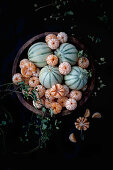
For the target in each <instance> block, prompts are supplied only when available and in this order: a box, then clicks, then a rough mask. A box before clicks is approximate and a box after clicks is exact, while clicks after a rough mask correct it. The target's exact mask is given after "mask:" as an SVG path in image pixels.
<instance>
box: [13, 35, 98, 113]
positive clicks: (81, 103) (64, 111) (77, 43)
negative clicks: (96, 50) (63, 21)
mask: <svg viewBox="0 0 113 170" xmlns="http://www.w3.org/2000/svg"><path fill="white" fill-rule="evenodd" d="M48 34H56V35H57V34H58V32H45V33H42V34H38V35H36V36H34V37H32V38H31V39H29V40H28V41H27V42H26V43H25V44H23V45H22V47H21V48H20V49H19V50H18V52H17V55H16V57H15V59H14V62H13V67H12V76H13V75H14V74H15V73H17V72H16V69H17V63H18V61H19V58H20V56H21V54H22V53H23V51H24V50H25V49H26V48H27V47H28V46H29V45H32V43H33V42H35V41H36V40H37V41H38V40H39V39H40V38H44V37H45V36H47V35H48ZM69 40H70V41H71V42H72V43H74V44H76V46H78V47H79V48H81V50H86V47H85V45H84V44H83V43H81V42H80V41H79V40H78V39H76V38H74V37H69ZM90 58H91V61H92V62H91V68H92V73H93V75H92V81H91V83H90V86H89V87H88V88H87V90H86V91H85V92H84V93H85V96H84V98H82V99H81V101H80V102H79V106H80V107H81V106H82V105H83V104H84V103H86V101H87V100H88V98H89V97H90V95H91V92H92V90H93V89H94V84H95V68H94V63H93V58H92V56H90ZM14 88H17V86H16V85H14ZM15 93H16V95H17V97H18V99H19V101H20V102H21V103H22V104H23V105H24V106H25V107H26V108H27V109H28V110H30V111H32V112H34V113H36V114H39V115H42V114H43V113H42V110H38V109H36V108H35V107H34V106H32V105H31V104H29V103H28V102H27V101H26V100H25V99H24V97H23V96H22V95H21V94H20V93H18V92H15ZM74 111H75V110H74ZM72 112H73V111H69V110H63V111H62V112H61V113H60V114H61V115H62V116H65V115H69V114H71V113H72Z"/></svg>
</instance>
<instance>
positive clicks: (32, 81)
mask: <svg viewBox="0 0 113 170" xmlns="http://www.w3.org/2000/svg"><path fill="white" fill-rule="evenodd" d="M39 83H40V82H39V78H38V77H31V78H30V79H29V86H30V87H36V86H37V85H39Z"/></svg>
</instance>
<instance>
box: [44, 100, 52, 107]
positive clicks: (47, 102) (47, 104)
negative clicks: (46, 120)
mask: <svg viewBox="0 0 113 170" xmlns="http://www.w3.org/2000/svg"><path fill="white" fill-rule="evenodd" d="M45 107H46V108H48V109H50V108H51V101H50V100H48V99H45Z"/></svg>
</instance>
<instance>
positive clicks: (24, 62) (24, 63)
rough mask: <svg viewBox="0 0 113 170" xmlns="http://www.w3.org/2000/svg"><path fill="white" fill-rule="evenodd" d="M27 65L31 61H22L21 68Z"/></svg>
mask: <svg viewBox="0 0 113 170" xmlns="http://www.w3.org/2000/svg"><path fill="white" fill-rule="evenodd" d="M26 63H29V60H28V59H22V60H21V61H20V65H19V66H20V68H22V67H24V66H25V65H26Z"/></svg>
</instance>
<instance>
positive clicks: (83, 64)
mask: <svg viewBox="0 0 113 170" xmlns="http://www.w3.org/2000/svg"><path fill="white" fill-rule="evenodd" d="M78 66H79V67H81V68H87V67H88V66H89V60H88V59H87V58H86V57H80V58H79V59H78Z"/></svg>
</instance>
